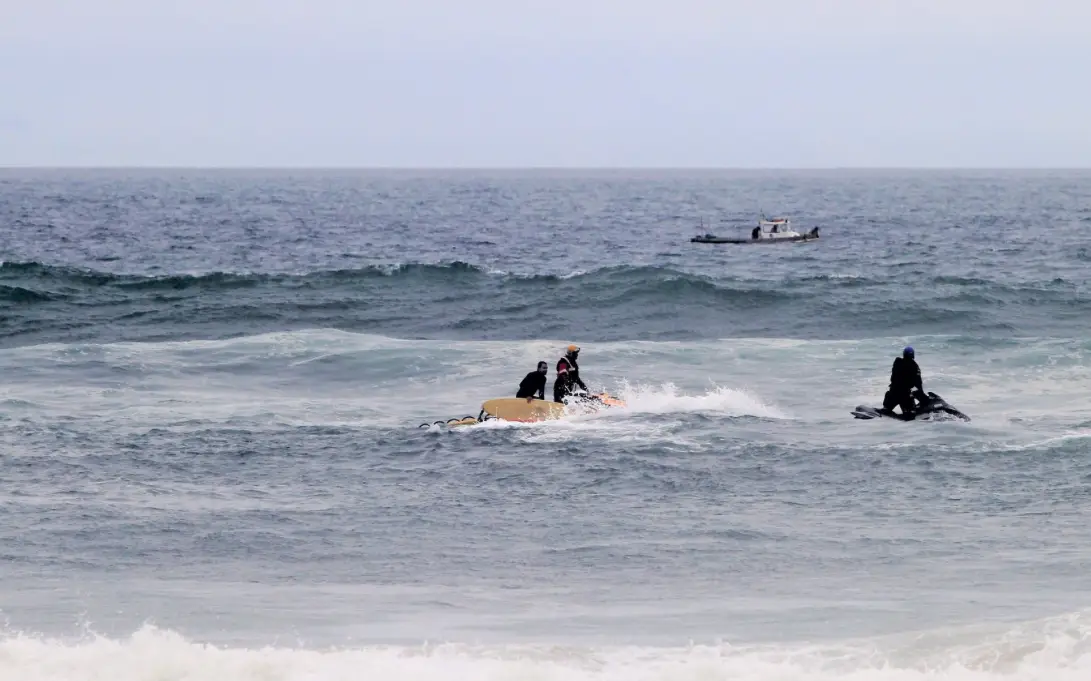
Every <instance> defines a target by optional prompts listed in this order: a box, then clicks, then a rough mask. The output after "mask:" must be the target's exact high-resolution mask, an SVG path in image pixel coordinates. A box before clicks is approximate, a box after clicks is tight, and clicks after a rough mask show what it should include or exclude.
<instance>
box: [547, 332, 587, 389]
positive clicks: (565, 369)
mask: <svg viewBox="0 0 1091 681" xmlns="http://www.w3.org/2000/svg"><path fill="white" fill-rule="evenodd" d="M579 354H580V348H579V346H577V345H569V346H568V349H567V350H566V351H565V353H564V357H562V358H561V359H560V360H559V361H558V362H557V380H556V381H554V382H553V401H554V402H564V398H565V397H568V396H569V395H572V394H575V392H576V386H579V387H580V388H582V389H583V391H584V392H587V386H586V385H584V383H583V381H582V380H580V366H579V364H577V363H576V357H578V356H579Z"/></svg>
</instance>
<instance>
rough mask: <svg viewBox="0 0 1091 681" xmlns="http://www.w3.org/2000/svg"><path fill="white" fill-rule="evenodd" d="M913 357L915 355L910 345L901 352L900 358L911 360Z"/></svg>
mask: <svg viewBox="0 0 1091 681" xmlns="http://www.w3.org/2000/svg"><path fill="white" fill-rule="evenodd" d="M915 356H916V353H915V352H913V346H912V345H907V346H905V348H904V349H903V350H902V357H905V358H906V359H913V358H914V357H915Z"/></svg>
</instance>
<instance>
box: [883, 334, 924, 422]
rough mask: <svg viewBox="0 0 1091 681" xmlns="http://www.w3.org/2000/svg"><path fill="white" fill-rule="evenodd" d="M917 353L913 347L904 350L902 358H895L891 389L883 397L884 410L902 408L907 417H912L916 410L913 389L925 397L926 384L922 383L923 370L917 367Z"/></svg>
mask: <svg viewBox="0 0 1091 681" xmlns="http://www.w3.org/2000/svg"><path fill="white" fill-rule="evenodd" d="M915 356H916V353H914V352H913V348H912V347H906V348H905V349H904V350H902V356H901V357H895V358H894V366H892V367H891V368H890V389H889V390H887V391H886V396H885V397H883V408H884V409H887V410H889V411H894V407H896V406H897V407H901V408H902V413H903V414H905V415H906V416H909V415H912V414H913V413H914V412H915V411H916V409H917V406H916V403H915V402H914V401H913V389H914V388H916V389H917V391H918V392H919V393H920V395H921V396H922V397H923V396H924V395H925V392H924V383H923V382H922V381H921V368H920V367H919V366H917V360H916V359H915Z"/></svg>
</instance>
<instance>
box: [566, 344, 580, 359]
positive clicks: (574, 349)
mask: <svg viewBox="0 0 1091 681" xmlns="http://www.w3.org/2000/svg"><path fill="white" fill-rule="evenodd" d="M579 354H580V346H578V345H569V346H568V349H567V350H565V353H564V355H565V357H571V358H572V359H576V356H577V355H579Z"/></svg>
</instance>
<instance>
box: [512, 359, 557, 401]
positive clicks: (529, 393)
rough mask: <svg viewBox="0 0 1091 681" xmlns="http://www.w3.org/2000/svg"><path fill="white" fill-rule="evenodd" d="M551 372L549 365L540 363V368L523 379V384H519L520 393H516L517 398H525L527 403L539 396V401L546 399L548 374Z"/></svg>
mask: <svg viewBox="0 0 1091 681" xmlns="http://www.w3.org/2000/svg"><path fill="white" fill-rule="evenodd" d="M548 372H549V365H548V364H546V363H545V362H538V368H537V369H536V370H534V371H532V372H530V373H529V374H527V375H526V376H525V377H524V378H523V382H522V383H520V384H519V392H517V393H515V396H516V397H525V398H527V401H528V402H529V401H531V400H533V399H534V396H535V395H537V396H538V399H539V400H544V399H545V384H546V373H548Z"/></svg>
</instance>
